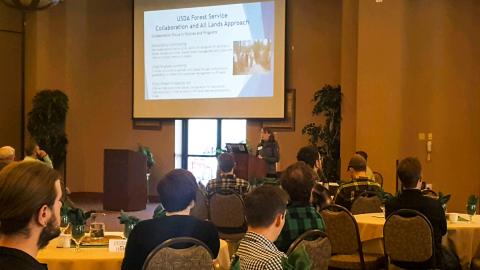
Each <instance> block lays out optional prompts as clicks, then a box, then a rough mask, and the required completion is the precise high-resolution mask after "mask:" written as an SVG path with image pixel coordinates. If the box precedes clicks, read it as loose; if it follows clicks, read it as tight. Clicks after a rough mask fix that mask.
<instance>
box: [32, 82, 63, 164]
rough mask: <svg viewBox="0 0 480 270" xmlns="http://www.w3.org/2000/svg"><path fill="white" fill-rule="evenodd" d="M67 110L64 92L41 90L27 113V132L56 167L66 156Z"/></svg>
mask: <svg viewBox="0 0 480 270" xmlns="http://www.w3.org/2000/svg"><path fill="white" fill-rule="evenodd" d="M67 112H68V97H67V95H65V93H63V92H62V91H60V90H43V91H40V92H38V93H37V94H36V95H35V97H34V98H33V108H32V110H31V111H30V112H29V113H28V120H27V130H28V132H29V133H30V136H31V137H32V138H33V139H35V141H36V142H37V143H38V144H39V145H40V147H41V148H42V149H44V150H45V151H47V153H48V155H49V156H50V158H51V159H52V162H53V166H54V167H55V168H56V169H58V168H60V167H61V166H62V165H63V163H64V162H65V158H66V156H67V144H68V139H67V135H66V133H65V122H66V118H67Z"/></svg>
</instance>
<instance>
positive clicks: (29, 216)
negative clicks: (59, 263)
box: [0, 162, 62, 270]
mask: <svg viewBox="0 0 480 270" xmlns="http://www.w3.org/2000/svg"><path fill="white" fill-rule="evenodd" d="M61 198H62V188H61V184H60V175H59V174H58V172H56V171H54V170H52V169H50V168H48V167H47V166H45V165H43V164H42V163H39V162H13V163H11V164H9V165H8V166H6V167H5V168H3V169H2V171H1V172H0V270H11V269H12V270H13V269H15V270H19V269H22V270H37V269H38V270H44V269H47V266H46V265H44V264H41V263H39V262H38V261H37V260H36V259H35V257H36V256H37V253H38V250H39V249H41V248H43V247H45V246H46V245H47V244H48V242H49V241H50V240H51V239H53V238H55V237H57V236H58V235H59V234H60V229H59V221H60V208H61V206H62V202H61Z"/></svg>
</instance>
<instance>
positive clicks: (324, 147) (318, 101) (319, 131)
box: [302, 85, 343, 181]
mask: <svg viewBox="0 0 480 270" xmlns="http://www.w3.org/2000/svg"><path fill="white" fill-rule="evenodd" d="M342 96H343V95H342V92H341V88H340V86H339V85H338V86H331V85H325V86H324V87H323V88H322V89H320V90H318V91H316V92H315V94H314V96H313V100H312V102H313V103H314V106H313V110H312V114H313V115H314V116H323V117H324V121H323V122H322V123H319V124H318V125H317V124H316V123H309V124H307V125H306V126H305V127H303V129H302V134H306V135H308V136H309V142H310V143H311V144H312V145H314V146H316V147H318V150H319V152H320V155H321V156H322V158H323V163H322V165H323V172H324V174H325V176H326V178H327V179H328V180H330V181H332V180H335V181H338V180H339V178H340V172H339V167H340V166H339V165H340V163H339V162H340V124H341V122H342V114H341V104H342Z"/></svg>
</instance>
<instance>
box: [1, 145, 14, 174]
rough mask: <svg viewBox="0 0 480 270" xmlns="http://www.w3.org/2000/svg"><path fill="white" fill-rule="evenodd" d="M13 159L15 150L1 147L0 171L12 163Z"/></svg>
mask: <svg viewBox="0 0 480 270" xmlns="http://www.w3.org/2000/svg"><path fill="white" fill-rule="evenodd" d="M14 159H15V149H14V148H13V147H11V146H3V147H1V148H0V170H1V169H2V168H3V167H5V166H7V165H8V164H10V163H12V162H13V161H14Z"/></svg>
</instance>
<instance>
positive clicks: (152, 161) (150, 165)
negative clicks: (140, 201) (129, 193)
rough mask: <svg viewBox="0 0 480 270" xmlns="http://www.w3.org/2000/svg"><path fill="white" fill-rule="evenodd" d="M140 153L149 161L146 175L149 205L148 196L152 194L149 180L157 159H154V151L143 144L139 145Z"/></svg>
mask: <svg viewBox="0 0 480 270" xmlns="http://www.w3.org/2000/svg"><path fill="white" fill-rule="evenodd" d="M138 152H140V153H141V154H142V155H144V156H145V158H146V159H147V174H146V177H147V203H148V201H149V200H148V195H149V194H150V191H149V190H150V184H149V182H150V181H149V180H150V174H151V173H152V168H153V166H154V165H155V158H154V157H153V153H152V151H151V150H150V148H149V147H147V146H144V145H142V144H138Z"/></svg>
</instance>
